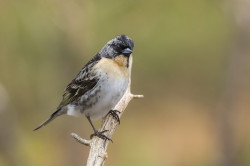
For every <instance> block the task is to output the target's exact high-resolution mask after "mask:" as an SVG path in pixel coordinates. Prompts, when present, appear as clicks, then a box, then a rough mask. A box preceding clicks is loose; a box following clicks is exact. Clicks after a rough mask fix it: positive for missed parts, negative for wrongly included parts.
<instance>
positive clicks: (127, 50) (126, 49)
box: [122, 48, 133, 55]
mask: <svg viewBox="0 0 250 166" xmlns="http://www.w3.org/2000/svg"><path fill="white" fill-rule="evenodd" d="M132 52H133V51H132V50H131V49H130V48H125V49H124V50H122V54H123V55H130V54H131V53H132Z"/></svg>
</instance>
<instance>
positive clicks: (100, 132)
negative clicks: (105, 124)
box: [86, 116, 113, 142]
mask: <svg viewBox="0 0 250 166" xmlns="http://www.w3.org/2000/svg"><path fill="white" fill-rule="evenodd" d="M86 117H87V119H88V121H89V123H90V125H91V127H92V128H93V130H94V133H93V134H91V135H90V138H91V139H92V138H93V137H94V136H97V137H99V138H101V139H103V140H109V141H111V142H113V141H112V140H111V139H110V138H109V137H107V136H106V135H104V134H103V133H105V132H107V131H108V130H104V131H97V130H96V128H95V126H94V125H93V123H92V121H91V119H90V117H89V116H86Z"/></svg>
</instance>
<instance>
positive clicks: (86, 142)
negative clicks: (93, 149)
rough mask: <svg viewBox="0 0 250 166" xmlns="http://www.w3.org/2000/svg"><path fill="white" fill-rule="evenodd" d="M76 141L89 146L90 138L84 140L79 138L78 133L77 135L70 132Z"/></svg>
mask: <svg viewBox="0 0 250 166" xmlns="http://www.w3.org/2000/svg"><path fill="white" fill-rule="evenodd" d="M70 135H71V136H72V137H73V138H74V139H75V140H76V141H77V142H79V143H80V144H83V145H86V146H90V143H91V140H86V139H83V138H81V137H80V136H79V135H77V134H76V133H71V134H70Z"/></svg>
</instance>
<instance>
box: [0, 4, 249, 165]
mask: <svg viewBox="0 0 250 166" xmlns="http://www.w3.org/2000/svg"><path fill="white" fill-rule="evenodd" d="M249 17H250V3H249V1H244V0H231V1H223V0H221V1H218V0H189V1H184V0H154V1H142V0H126V1H114V0H106V1H98V0H71V1H66V0H60V1H59V0H43V1H32V0H23V1H15V0H2V1H0V165H1V166H16V165H25V166H34V165H36V166H44V165H46V166H56V165H60V166H68V165H74V166H80V165H85V163H86V160H87V156H88V151H89V148H88V147H85V146H82V145H80V144H79V143H77V142H75V141H74V140H73V139H72V138H71V137H70V133H71V132H76V133H78V134H79V135H81V136H82V137H84V138H88V137H89V135H90V134H91V133H92V129H91V127H90V125H89V123H88V122H87V120H86V118H84V117H80V118H74V117H69V116H62V117H59V118H58V119H56V120H54V121H53V122H52V123H50V124H49V125H48V126H46V127H44V128H42V129H41V130H39V131H36V132H33V131H32V130H33V129H34V128H35V127H37V125H38V124H40V123H41V122H42V121H44V120H45V119H47V118H48V117H49V115H50V114H51V113H52V112H53V111H54V110H55V108H56V107H57V106H58V104H59V102H60V100H61V96H62V93H63V90H64V88H65V87H66V85H67V84H68V83H69V82H70V81H71V80H72V79H73V78H74V76H75V75H76V74H77V73H78V71H79V70H80V69H81V68H82V67H83V65H84V64H85V63H87V61H88V60H90V58H91V57H92V56H93V55H95V54H96V53H97V52H98V51H99V50H100V49H101V48H102V47H103V46H104V44H106V42H107V41H109V40H111V39H112V38H114V37H116V36H117V35H119V34H126V35H128V36H130V37H131V38H132V39H133V40H134V42H135V49H134V63H133V71H132V92H133V93H135V94H144V95H145V98H143V99H140V100H133V101H132V102H131V103H130V104H129V106H128V108H127V109H126V111H125V114H124V115H123V117H122V119H121V125H120V126H118V128H117V130H116V132H115V135H114V137H113V138H112V139H113V141H114V143H113V144H110V145H109V149H108V154H109V155H108V156H109V158H108V160H107V162H106V165H109V166H117V165H118V166H128V165H130V166H138V165H144V166H249V165H250V132H249V130H250V110H249V109H250V100H249V99H250V84H249V83H250V78H249V72H250V65H249V63H250V59H249V54H250V25H249V23H250V19H249ZM95 124H96V125H100V122H96V123H95Z"/></svg>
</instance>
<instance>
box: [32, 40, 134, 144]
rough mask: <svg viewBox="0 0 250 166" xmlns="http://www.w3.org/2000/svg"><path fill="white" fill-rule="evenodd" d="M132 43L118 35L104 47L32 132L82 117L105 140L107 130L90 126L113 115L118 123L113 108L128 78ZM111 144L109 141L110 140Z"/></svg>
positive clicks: (126, 84)
mask: <svg viewBox="0 0 250 166" xmlns="http://www.w3.org/2000/svg"><path fill="white" fill-rule="evenodd" d="M133 48H134V42H133V40H132V39H131V38H129V37H128V36H126V35H119V36H117V37H115V38H114V39H112V40H110V41H109V42H107V43H106V45H105V46H104V47H103V48H102V49H101V50H100V51H99V52H98V53H97V54H96V55H95V56H94V57H93V58H92V59H91V60H90V61H89V62H88V63H86V65H85V66H84V67H83V68H82V69H81V70H80V72H79V73H78V74H77V75H76V77H75V78H74V79H73V80H72V81H71V82H70V83H69V84H68V86H67V87H66V89H65V90H64V93H63V97H62V101H61V102H60V104H59V106H58V107H57V108H56V110H55V111H54V112H53V113H52V114H51V115H50V117H49V118H48V119H47V120H46V121H44V122H43V123H41V124H40V125H39V126H38V127H36V128H35V129H34V130H38V129H40V128H41V127H43V126H45V125H47V124H48V123H49V122H51V121H52V120H54V119H55V118H56V117H58V116H60V115H64V114H67V115H71V116H81V115H84V116H85V117H86V118H87V119H88V121H89V123H90V125H91V127H92V128H93V130H94V133H93V134H91V135H90V138H92V137H93V136H97V137H99V138H102V139H106V140H107V139H108V140H111V139H110V138H108V137H107V136H105V135H104V133H105V132H106V130H104V131H98V130H97V129H96V128H95V126H94V125H93V123H92V120H97V119H100V118H103V117H105V116H106V115H108V114H110V115H112V116H113V117H114V118H115V119H116V120H117V121H118V122H119V123H120V119H119V116H118V113H120V112H119V111H118V110H114V107H115V105H116V104H117V103H118V102H119V101H120V99H121V98H122V96H123V95H124V94H125V92H126V90H127V88H128V85H129V81H130V78H131V68H132V61H133V57H132V53H133ZM111 141H112V140H111Z"/></svg>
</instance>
